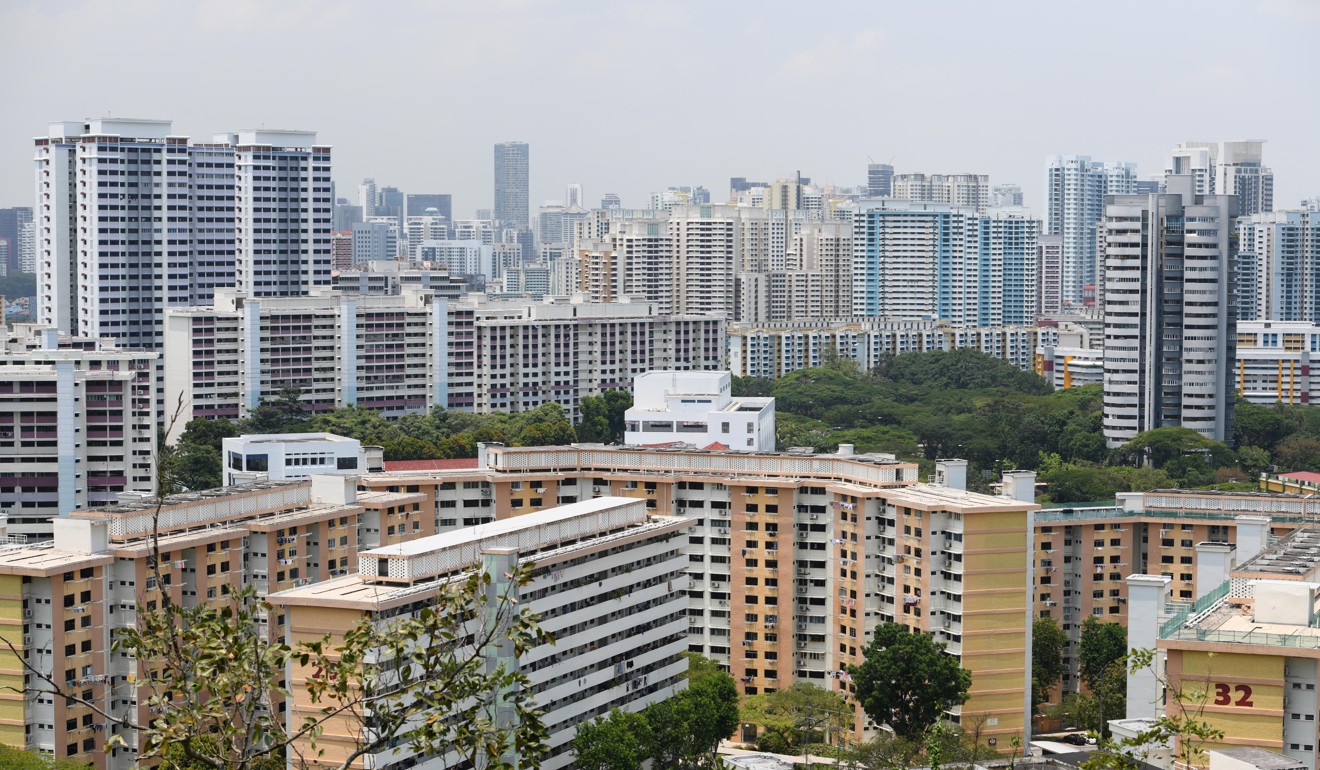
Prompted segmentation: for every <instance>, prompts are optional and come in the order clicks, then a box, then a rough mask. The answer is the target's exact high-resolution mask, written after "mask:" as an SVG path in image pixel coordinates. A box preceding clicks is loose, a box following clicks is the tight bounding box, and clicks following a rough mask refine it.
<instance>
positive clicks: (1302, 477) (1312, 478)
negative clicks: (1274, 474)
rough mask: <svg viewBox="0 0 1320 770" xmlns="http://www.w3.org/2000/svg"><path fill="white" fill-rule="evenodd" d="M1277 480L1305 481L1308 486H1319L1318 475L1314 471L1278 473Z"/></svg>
mask: <svg viewBox="0 0 1320 770" xmlns="http://www.w3.org/2000/svg"><path fill="white" fill-rule="evenodd" d="M1279 478H1281V479H1295V480H1297V481H1305V482H1306V483H1308V484H1320V473H1316V472H1315V471H1293V472H1292V473H1280V474H1279Z"/></svg>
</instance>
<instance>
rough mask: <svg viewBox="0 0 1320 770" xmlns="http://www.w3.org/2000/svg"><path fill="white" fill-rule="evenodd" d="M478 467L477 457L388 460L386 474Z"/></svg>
mask: <svg viewBox="0 0 1320 770" xmlns="http://www.w3.org/2000/svg"><path fill="white" fill-rule="evenodd" d="M476 467H477V458H475V457H455V458H452V459H446V460H386V461H385V472H386V473H395V472H398V471H454V470H472V469H474V468H476Z"/></svg>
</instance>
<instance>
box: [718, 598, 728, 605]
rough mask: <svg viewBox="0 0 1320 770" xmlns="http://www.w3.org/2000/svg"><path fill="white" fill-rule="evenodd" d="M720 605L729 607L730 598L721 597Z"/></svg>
mask: <svg viewBox="0 0 1320 770" xmlns="http://www.w3.org/2000/svg"><path fill="white" fill-rule="evenodd" d="M720 606H721V607H728V606H729V600H728V599H720Z"/></svg>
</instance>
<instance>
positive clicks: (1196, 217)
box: [1104, 176, 1237, 447]
mask: <svg viewBox="0 0 1320 770" xmlns="http://www.w3.org/2000/svg"><path fill="white" fill-rule="evenodd" d="M1193 183H1194V180H1193V179H1192V178H1191V177H1187V176H1170V177H1169V180H1168V182H1167V187H1168V189H1169V191H1170V192H1168V193H1165V194H1163V195H1151V196H1138V195H1111V196H1108V197H1107V198H1106V204H1105V219H1104V236H1105V299H1104V304H1105V307H1104V319H1105V382H1104V433H1105V438H1106V440H1107V441H1108V442H1109V445H1110V446H1111V447H1117V446H1121V445H1122V444H1124V443H1125V442H1127V441H1129V440H1130V439H1131V438H1132V437H1133V436H1135V435H1137V434H1138V433H1141V432H1142V431H1146V430H1150V429H1152V428H1159V427H1164V426H1176V425H1181V426H1182V427H1185V428H1191V429H1193V430H1195V431H1197V432H1198V433H1201V434H1202V435H1204V436H1206V437H1207V438H1211V439H1214V440H1216V441H1230V440H1232V436H1233V400H1234V388H1233V370H1234V345H1235V343H1236V338H1235V329H1234V326H1235V316H1234V312H1233V274H1232V269H1233V264H1234V257H1235V251H1236V248H1235V240H1234V239H1233V237H1232V231H1233V225H1234V219H1235V218H1236V215H1237V211H1236V199H1235V198H1234V197H1233V196H1229V195H1198V194H1195V193H1193V192H1192V185H1193Z"/></svg>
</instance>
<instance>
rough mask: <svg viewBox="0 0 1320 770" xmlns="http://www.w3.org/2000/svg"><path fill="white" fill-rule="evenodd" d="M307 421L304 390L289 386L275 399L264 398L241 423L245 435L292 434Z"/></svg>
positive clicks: (281, 390) (277, 394) (276, 395)
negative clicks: (303, 399)
mask: <svg viewBox="0 0 1320 770" xmlns="http://www.w3.org/2000/svg"><path fill="white" fill-rule="evenodd" d="M306 419H307V409H306V407H305V406H303V402H302V388H299V387H298V386H296V385H288V386H286V387H283V388H281V389H280V391H279V392H278V393H276V394H275V397H274V398H262V399H261V403H260V404H258V405H257V408H256V409H253V410H252V411H250V412H248V416H247V418H246V419H244V420H242V422H241V423H240V430H241V431H242V432H243V433H290V432H293V431H294V430H296V429H297V428H298V427H299V426H300V425H301V423H303V422H304V421H305V420H306Z"/></svg>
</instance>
